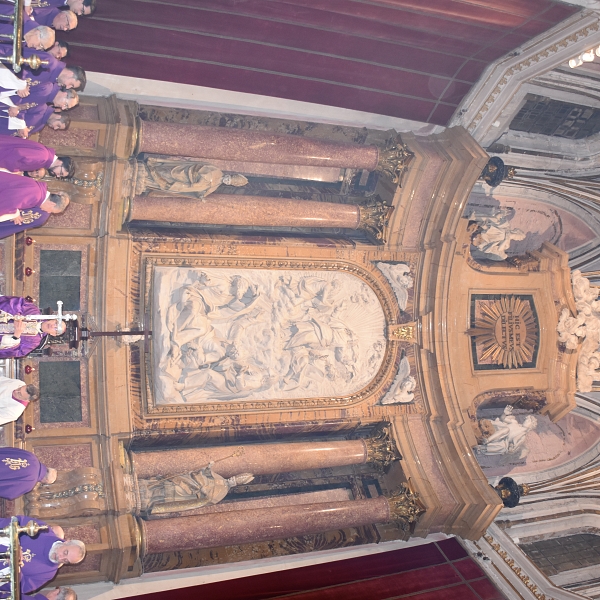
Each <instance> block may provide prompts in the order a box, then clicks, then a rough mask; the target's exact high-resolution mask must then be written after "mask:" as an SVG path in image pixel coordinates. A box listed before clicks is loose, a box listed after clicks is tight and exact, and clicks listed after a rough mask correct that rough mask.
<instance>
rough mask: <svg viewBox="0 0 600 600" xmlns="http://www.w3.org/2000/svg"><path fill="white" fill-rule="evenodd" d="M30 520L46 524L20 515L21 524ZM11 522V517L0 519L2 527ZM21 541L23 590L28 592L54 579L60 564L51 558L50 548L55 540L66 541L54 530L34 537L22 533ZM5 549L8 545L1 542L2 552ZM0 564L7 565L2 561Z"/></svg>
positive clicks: (0, 549) (3, 587)
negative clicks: (55, 533)
mask: <svg viewBox="0 0 600 600" xmlns="http://www.w3.org/2000/svg"><path fill="white" fill-rule="evenodd" d="M29 521H34V522H36V523H37V524H38V525H45V523H44V522H43V521H39V520H38V519H32V518H31V517H26V516H23V515H20V516H19V525H21V526H23V525H26V524H27V523H28V522H29ZM9 524H10V519H0V527H6V526H7V525H9ZM19 541H20V543H21V549H22V551H23V561H24V565H23V566H22V567H21V591H22V592H23V593H25V594H28V593H30V592H33V591H34V590H38V589H39V588H41V587H42V586H43V585H45V584H46V583H48V582H49V581H50V580H52V579H54V576H55V575H56V572H57V571H58V564H56V563H53V562H52V561H51V560H50V549H51V548H52V544H54V543H55V542H64V540H63V539H62V538H59V537H58V536H56V535H54V533H53V532H52V530H49V531H42V532H40V533H38V534H37V536H36V537H34V538H30V537H29V536H28V535H25V534H24V533H22V534H21V535H20V536H19ZM5 549H6V546H3V545H1V544H0V552H4V551H5ZM0 566H7V565H4V564H3V563H2V562H0ZM8 585H9V584H5V585H3V586H2V588H1V589H2V590H5V589H7V587H8Z"/></svg>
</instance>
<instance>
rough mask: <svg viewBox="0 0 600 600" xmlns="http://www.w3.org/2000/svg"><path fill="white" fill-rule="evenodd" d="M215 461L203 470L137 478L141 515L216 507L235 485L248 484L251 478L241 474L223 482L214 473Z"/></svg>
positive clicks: (222, 479)
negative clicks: (167, 475)
mask: <svg viewBox="0 0 600 600" xmlns="http://www.w3.org/2000/svg"><path fill="white" fill-rule="evenodd" d="M213 466H214V462H210V463H209V464H208V465H207V466H206V467H205V468H204V469H200V470H199V471H192V472H189V473H182V474H181V475H172V476H170V477H151V478H148V479H138V490H139V497H140V512H141V513H142V514H145V515H152V514H165V513H171V512H184V511H187V510H193V509H195V508H202V507H203V506H210V505H212V504H218V503H219V502H221V500H223V498H225V496H226V495H227V494H228V493H229V490H230V489H231V488H232V487H235V486H236V485H245V484H247V483H250V482H251V481H252V480H253V479H254V476H253V475H251V474H250V473H241V474H240V475H236V476H234V477H229V478H228V479H225V478H223V477H221V475H219V474H218V473H213V470H212V469H213Z"/></svg>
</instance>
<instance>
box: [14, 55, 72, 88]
mask: <svg viewBox="0 0 600 600" xmlns="http://www.w3.org/2000/svg"><path fill="white" fill-rule="evenodd" d="M33 54H36V55H37V56H39V58H40V60H46V61H48V64H47V65H42V66H41V67H40V68H39V69H36V70H35V71H33V70H32V69H31V67H29V66H28V65H23V69H22V71H21V73H22V75H21V79H31V81H39V82H40V83H47V82H50V83H56V80H57V79H58V76H59V75H60V74H61V73H62V71H63V69H64V68H65V67H66V66H67V65H65V63H64V62H63V61H62V60H58V58H55V57H54V56H52V54H50V53H49V52H41V51H39V50H32V49H31V48H25V49H24V50H23V56H25V58H29V57H30V56H32V55H33ZM33 87H35V86H33Z"/></svg>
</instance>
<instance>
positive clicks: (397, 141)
mask: <svg viewBox="0 0 600 600" xmlns="http://www.w3.org/2000/svg"><path fill="white" fill-rule="evenodd" d="M414 157H415V155H414V154H413V153H412V152H411V151H410V150H409V149H408V146H407V145H406V144H405V143H404V142H403V141H402V138H401V137H400V136H399V135H397V136H396V137H393V138H391V139H389V140H388V142H387V144H386V147H385V148H384V149H383V150H381V149H380V150H379V163H378V165H377V170H378V171H380V172H381V173H383V174H384V175H387V176H388V177H389V178H390V179H391V180H392V182H393V183H396V184H398V186H400V187H402V178H403V177H404V174H405V173H406V171H407V170H408V165H409V164H410V162H411V161H412V159H413V158H414Z"/></svg>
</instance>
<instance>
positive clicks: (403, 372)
mask: <svg viewBox="0 0 600 600" xmlns="http://www.w3.org/2000/svg"><path fill="white" fill-rule="evenodd" d="M416 387H417V381H416V379H415V378H414V377H413V376H412V375H411V374H410V363H409V362H408V358H407V357H406V356H403V357H402V359H401V360H400V366H399V368H398V374H397V375H396V378H395V379H394V383H393V384H392V387H391V388H390V389H389V390H388V392H387V393H386V395H385V396H384V397H383V398H382V399H381V402H380V403H381V404H409V403H410V402H414V400H415V393H414V392H415V389H416Z"/></svg>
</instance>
